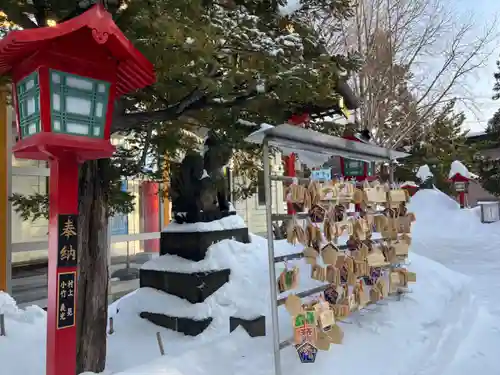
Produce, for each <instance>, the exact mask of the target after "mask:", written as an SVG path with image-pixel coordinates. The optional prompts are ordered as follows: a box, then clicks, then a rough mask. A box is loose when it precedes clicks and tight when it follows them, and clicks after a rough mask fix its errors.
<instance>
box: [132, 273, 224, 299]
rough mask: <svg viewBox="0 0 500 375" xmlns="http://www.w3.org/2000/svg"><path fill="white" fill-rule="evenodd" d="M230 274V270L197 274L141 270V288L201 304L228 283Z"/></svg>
mask: <svg viewBox="0 0 500 375" xmlns="http://www.w3.org/2000/svg"><path fill="white" fill-rule="evenodd" d="M230 273H231V271H230V270H229V269H224V270H219V271H208V272H195V273H179V272H171V271H155V270H146V269H141V273H140V287H141V288H144V287H148V288H154V289H158V290H161V291H163V292H165V293H168V294H173V295H174V296H177V297H180V298H184V299H186V300H188V301H189V302H191V303H200V302H203V301H205V299H207V298H208V297H209V296H210V295H212V294H213V293H214V292H215V291H217V290H218V289H219V288H220V287H221V286H223V285H224V284H225V283H227V282H228V281H229V274H230Z"/></svg>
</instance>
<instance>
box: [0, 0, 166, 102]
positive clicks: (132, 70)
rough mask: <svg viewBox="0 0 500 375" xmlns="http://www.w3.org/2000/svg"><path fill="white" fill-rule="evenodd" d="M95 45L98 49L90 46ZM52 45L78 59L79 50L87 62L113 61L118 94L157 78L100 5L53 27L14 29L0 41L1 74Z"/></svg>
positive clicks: (143, 85)
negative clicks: (69, 51)
mask: <svg viewBox="0 0 500 375" xmlns="http://www.w3.org/2000/svg"><path fill="white" fill-rule="evenodd" d="M75 41H78V42H77V43H75ZM93 45H94V46H95V48H90V47H91V46H93ZM49 47H50V49H55V50H59V51H62V50H65V49H69V50H71V53H72V54H73V55H75V56H76V59H78V57H79V56H78V53H77V52H79V54H80V57H81V58H82V60H83V59H85V60H87V63H91V62H92V61H93V62H94V63H95V64H99V60H100V61H103V59H105V60H104V61H106V60H109V59H112V60H114V61H115V62H116V64H117V66H116V68H117V70H116V90H117V92H116V94H117V96H121V95H123V94H126V93H129V92H131V91H134V90H136V89H140V88H143V87H146V86H149V85H151V84H153V83H154V82H155V81H156V76H155V73H154V67H153V65H152V64H151V62H149V61H148V60H147V59H146V58H145V57H144V56H143V55H142V54H141V53H140V52H139V51H138V50H137V49H136V48H135V47H134V46H133V44H132V43H131V42H130V41H129V40H128V39H127V38H126V37H125V35H123V33H122V32H121V30H120V29H119V28H118V26H116V24H115V23H114V21H113V19H112V18H111V15H110V14H109V13H108V12H107V11H106V10H105V9H104V7H103V6H102V5H101V4H97V5H95V6H93V7H92V8H91V9H89V10H88V11H86V12H85V13H83V14H81V15H80V16H78V17H75V18H72V19H70V20H68V21H65V22H63V23H60V24H57V25H56V26H54V27H41V28H36V29H27V30H19V31H11V32H10V33H9V34H7V36H6V37H5V38H3V39H1V40H0V75H4V74H7V73H10V72H11V71H12V69H13V68H14V65H15V64H19V61H23V60H26V59H30V58H31V57H33V56H34V55H36V54H38V53H39V52H40V51H44V50H47V49H49ZM94 54H95V56H94ZM88 60H91V61H88Z"/></svg>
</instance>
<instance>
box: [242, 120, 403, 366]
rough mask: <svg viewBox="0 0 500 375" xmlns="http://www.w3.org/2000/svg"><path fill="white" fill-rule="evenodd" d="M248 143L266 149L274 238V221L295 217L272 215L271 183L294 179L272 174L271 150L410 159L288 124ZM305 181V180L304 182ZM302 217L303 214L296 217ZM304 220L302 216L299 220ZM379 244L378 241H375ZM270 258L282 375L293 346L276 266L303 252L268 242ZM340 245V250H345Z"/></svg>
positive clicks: (316, 290)
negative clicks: (283, 321)
mask: <svg viewBox="0 0 500 375" xmlns="http://www.w3.org/2000/svg"><path fill="white" fill-rule="evenodd" d="M246 140H247V141H248V142H251V143H257V144H261V145H262V149H263V167H264V186H265V195H266V226H267V238H268V239H272V238H273V222H275V221H280V220H287V219H290V218H292V215H283V214H273V213H272V192H271V181H287V180H288V181H291V179H292V178H291V177H284V176H277V175H273V174H272V173H271V169H270V162H269V160H270V147H274V148H277V149H280V150H282V151H284V152H286V153H289V152H297V153H299V154H300V152H305V153H307V154H309V155H316V156H319V157H323V158H324V157H331V156H341V157H345V158H350V159H356V160H361V161H367V162H389V163H391V164H392V162H393V161H395V160H396V159H401V158H404V157H407V156H409V154H407V153H404V152H398V151H394V150H391V149H386V148H383V147H378V146H375V145H371V144H364V143H361V142H354V141H351V140H346V139H343V138H339V137H334V136H330V135H326V134H323V133H319V132H316V131H313V130H309V129H304V128H300V127H296V126H292V125H288V124H284V125H278V126H275V127H270V128H269V129H262V130H260V131H257V132H255V133H253V134H251V135H250V136H249V137H248V138H247V139H246ZM301 180H302V179H301ZM297 216H300V215H297ZM299 218H302V217H299ZM375 241H377V240H375ZM267 243H268V257H269V282H270V289H271V293H270V294H271V314H272V316H271V320H272V327H273V349H274V368H275V374H276V375H281V361H280V350H281V349H284V348H285V347H287V346H289V345H290V340H285V341H283V342H280V335H279V325H278V307H279V306H281V305H283V304H284V303H285V298H281V299H278V294H277V288H276V271H275V263H279V262H285V261H288V260H292V259H299V258H301V257H302V252H300V253H297V254H290V255H286V256H279V257H275V256H274V241H268V242H267ZM345 248H346V246H341V247H340V249H345ZM327 286H328V284H325V285H324V286H319V287H316V288H313V289H309V290H306V291H302V292H300V293H298V294H297V296H299V297H301V298H303V297H307V296H310V295H312V294H315V293H319V292H321V291H323V290H324V289H326V287H327Z"/></svg>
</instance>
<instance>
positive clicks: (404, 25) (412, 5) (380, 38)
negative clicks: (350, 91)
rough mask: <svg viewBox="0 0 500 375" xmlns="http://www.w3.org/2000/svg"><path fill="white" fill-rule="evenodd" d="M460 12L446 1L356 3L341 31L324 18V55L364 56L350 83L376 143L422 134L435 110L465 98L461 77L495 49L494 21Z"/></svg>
mask: <svg viewBox="0 0 500 375" xmlns="http://www.w3.org/2000/svg"><path fill="white" fill-rule="evenodd" d="M459 17H460V15H459V14H457V12H455V10H454V9H452V8H451V7H449V6H448V4H447V3H446V0H359V6H358V7H357V9H356V12H355V15H354V17H353V19H352V20H350V21H345V22H343V25H342V26H343V27H342V28H341V30H340V31H338V28H337V27H333V26H335V25H334V24H333V26H332V22H333V20H332V19H333V17H329V15H327V16H326V20H325V19H322V22H321V25H322V30H321V35H322V36H323V38H324V39H325V40H327V41H328V42H329V43H328V46H329V48H330V52H332V51H336V52H349V49H354V50H356V51H358V52H359V53H361V55H362V56H363V58H364V62H365V64H364V66H363V69H362V70H361V71H360V72H359V74H358V75H357V76H356V77H354V81H355V83H354V84H353V87H354V89H355V90H356V93H357V95H359V97H360V99H361V101H362V106H361V108H360V110H359V111H360V117H361V124H362V125H363V126H364V127H365V128H367V129H370V130H371V131H372V133H374V138H375V140H377V141H378V142H380V143H381V144H384V145H386V146H389V147H397V146H400V145H401V143H402V142H404V141H405V140H406V139H408V137H412V136H416V135H417V134H422V133H425V131H426V127H427V126H428V124H430V123H432V119H433V118H434V117H435V116H436V114H437V113H439V110H440V109H441V107H443V106H444V105H445V104H447V103H448V102H449V101H450V100H458V101H460V100H466V99H465V97H466V96H469V97H470V95H469V92H468V91H467V89H466V86H467V79H469V77H471V74H473V73H474V72H475V71H476V70H477V69H478V68H479V67H481V66H483V65H484V63H485V61H486V59H487V57H488V56H490V54H491V53H492V51H493V46H492V41H493V40H494V38H495V37H496V36H497V35H496V33H495V31H494V29H495V25H496V20H495V21H493V22H492V24H491V25H488V26H487V27H486V28H485V30H483V31H481V30H479V29H478V27H477V26H476V25H475V23H474V21H473V20H470V21H468V22H463V20H461V19H460V18H459ZM467 101H468V102H469V103H470V105H474V104H473V100H472V101H471V100H470V99H467Z"/></svg>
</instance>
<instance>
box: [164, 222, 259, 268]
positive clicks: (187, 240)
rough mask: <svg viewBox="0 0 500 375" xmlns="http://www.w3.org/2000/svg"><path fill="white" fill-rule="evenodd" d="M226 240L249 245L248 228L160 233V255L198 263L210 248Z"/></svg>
mask: <svg viewBox="0 0 500 375" xmlns="http://www.w3.org/2000/svg"><path fill="white" fill-rule="evenodd" d="M227 239H232V240H235V241H238V242H242V243H249V242H250V237H249V235H248V228H238V229H226V230H217V231H211V232H162V233H161V239H160V255H165V254H171V255H177V256H180V257H181V258H184V259H188V260H192V261H194V262H199V261H200V260H203V259H205V255H206V253H207V251H208V248H209V247H210V246H212V245H214V244H216V243H217V242H220V241H222V240H227Z"/></svg>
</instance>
